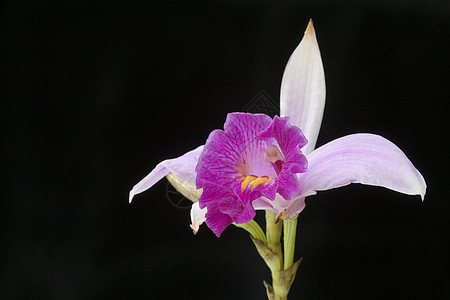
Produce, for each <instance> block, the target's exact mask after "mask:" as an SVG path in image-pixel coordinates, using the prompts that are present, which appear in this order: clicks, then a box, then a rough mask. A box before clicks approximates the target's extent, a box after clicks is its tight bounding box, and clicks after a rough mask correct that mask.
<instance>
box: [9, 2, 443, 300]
mask: <svg viewBox="0 0 450 300" xmlns="http://www.w3.org/2000/svg"><path fill="white" fill-rule="evenodd" d="M299 2H301V4H296V3H291V2H290V3H288V4H275V3H269V2H251V1H243V2H239V1H234V2H190V3H187V2H145V1H142V2H97V1H91V2H70V1H68V2H8V3H6V4H5V3H4V4H3V5H2V17H1V41H2V42H1V49H2V60H1V61H2V64H1V74H2V81H1V82H2V90H3V93H2V94H3V96H2V100H1V113H2V118H1V121H2V124H1V132H2V160H1V161H2V171H3V179H2V187H1V188H2V194H3V196H2V199H1V207H0V209H1V210H0V222H1V228H2V231H1V233H2V242H1V246H0V249H1V261H0V280H1V281H0V293H1V295H2V296H5V297H8V298H22V297H27V298H29V297H32V298H46V299H79V298H86V297H94V298H148V299H264V297H265V292H264V288H263V285H262V280H264V279H265V280H270V274H269V272H268V269H267V268H266V267H265V265H264V262H263V261H262V259H261V258H260V257H259V256H258V255H257V253H256V250H255V249H254V247H253V245H252V243H251V241H250V240H249V238H248V235H247V234H246V233H245V232H244V231H242V230H240V229H238V228H235V227H230V228H228V229H227V230H226V231H225V232H224V233H223V235H222V237H221V238H216V237H215V236H214V235H213V234H212V232H211V231H210V230H209V229H208V228H207V227H206V226H204V227H202V228H201V230H200V232H199V233H198V235H197V236H193V235H192V233H191V231H190V228H189V226H188V225H189V222H190V220H189V210H182V209H179V208H175V207H173V206H172V205H171V204H170V203H169V202H168V201H167V198H166V187H167V181H166V180H165V179H164V180H162V181H161V182H159V183H158V184H156V185H155V186H154V187H153V188H152V189H151V190H149V191H147V192H145V193H143V194H141V195H138V196H137V197H136V198H135V201H134V202H133V203H132V204H131V205H130V204H128V192H129V190H130V189H131V187H132V186H133V185H134V184H135V183H137V182H138V181H139V180H140V179H141V178H143V177H144V176H145V175H146V174H147V173H148V172H149V171H151V170H152V168H153V167H154V166H155V165H156V164H157V163H158V162H160V161H162V160H164V159H166V158H172V157H177V156H179V155H181V154H183V153H185V152H186V151H188V150H191V149H193V148H195V147H197V146H198V145H201V144H203V143H204V141H205V140H206V138H207V136H208V134H209V132H210V131H212V130H213V129H216V128H222V126H223V122H224V120H225V117H226V114H227V113H228V112H233V111H241V110H242V109H243V107H245V106H246V105H247V104H248V103H249V102H250V101H251V99H252V98H253V97H254V96H255V95H257V93H258V92H259V91H261V90H265V91H266V92H267V94H269V95H270V96H271V97H272V98H273V99H275V101H278V100H277V99H278V97H279V86H280V82H281V76H282V73H283V70H284V67H285V64H286V62H287V60H288V58H289V56H290V54H291V52H292V51H293V50H294V48H295V47H296V45H297V44H298V42H299V41H300V40H301V38H302V36H303V31H304V29H305V27H306V25H307V22H308V20H309V18H313V20H314V23H315V28H316V32H317V37H318V40H319V45H320V48H321V53H322V59H323V63H324V66H325V75H326V80H327V104H326V108H325V114H324V120H323V123H322V129H321V133H320V137H319V140H318V145H322V144H324V143H326V142H328V141H330V140H332V139H334V138H337V137H340V136H343V135H346V134H350V133H355V132H372V133H377V134H381V135H383V136H385V137H386V138H388V139H390V140H392V141H394V142H395V143H396V144H397V145H398V146H399V147H400V148H401V149H403V150H404V152H405V153H406V154H407V155H408V157H409V158H410V159H411V160H412V161H413V162H414V164H415V165H416V167H417V168H418V169H419V170H420V171H421V172H422V174H423V175H424V177H425V179H426V181H427V184H428V190H427V195H426V199H425V201H424V202H423V203H422V202H421V201H420V197H419V196H407V195H403V194H399V193H396V192H392V191H389V190H386V189H382V188H375V187H367V186H361V185H351V186H347V187H344V188H340V189H336V190H332V191H327V192H321V193H319V194H318V195H316V196H314V197H310V198H308V199H307V207H306V209H305V210H304V211H303V212H302V213H301V215H300V218H299V228H298V238H297V248H296V257H297V258H299V257H300V256H304V262H303V263H302V265H301V267H300V269H299V272H298V274H297V278H296V281H295V282H294V285H293V288H292V290H291V293H290V299H297V298H302V299H335V298H336V297H343V298H347V299H367V298H376V297H377V298H387V297H396V298H399V299H400V298H401V299H406V298H407V299H443V298H446V297H447V298H449V297H450V280H449V270H448V266H449V265H448V258H447V256H448V250H449V249H448V247H446V242H448V239H449V238H448V237H449V222H448V219H449V205H448V195H446V193H444V192H445V191H446V190H447V187H448V184H447V181H446V179H447V178H448V176H447V170H448V163H447V162H448V150H449V149H448V147H447V140H448V127H447V122H448V119H447V118H448V108H447V107H446V105H447V102H448V96H449V84H448V79H449V63H448V62H449V59H448V55H449V51H448V50H449V47H448V44H449V43H448V41H449V36H450V21H449V16H450V11H449V7H448V6H447V5H446V4H445V1H439V0H436V1H432V0H430V1H420V2H419V1H365V2H364V1H362V2H358V1H341V2H339V1H306V2H305V1H299ZM260 217H261V215H259V216H258V218H260Z"/></svg>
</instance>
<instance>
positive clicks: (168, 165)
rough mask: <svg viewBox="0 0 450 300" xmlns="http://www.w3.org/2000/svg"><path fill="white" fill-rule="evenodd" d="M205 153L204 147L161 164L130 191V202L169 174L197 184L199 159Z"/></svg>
mask: <svg viewBox="0 0 450 300" xmlns="http://www.w3.org/2000/svg"><path fill="white" fill-rule="evenodd" d="M202 151H203V146H199V147H198V148H196V149H194V150H192V151H189V152H187V153H185V154H184V155H182V156H180V157H177V158H173V159H167V160H165V161H162V162H160V163H159V164H158V165H156V167H155V168H154V169H153V170H152V171H151V172H150V173H149V174H148V175H147V176H145V178H144V179H142V180H141V181H139V182H138V183H137V184H136V185H135V186H134V187H133V188H132V189H131V191H130V196H129V201H130V202H131V201H132V200H133V197H134V196H135V195H137V194H139V193H142V192H143V191H146V190H147V189H149V188H150V187H152V186H153V185H154V184H155V183H157V182H158V181H160V180H161V179H162V178H163V177H164V176H166V175H167V174H169V172H170V173H173V174H174V175H175V176H177V177H178V178H179V179H180V180H183V181H186V182H195V177H196V176H195V167H196V165H197V161H198V158H199V156H200V154H201V153H202Z"/></svg>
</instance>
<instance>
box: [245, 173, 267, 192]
mask: <svg viewBox="0 0 450 300" xmlns="http://www.w3.org/2000/svg"><path fill="white" fill-rule="evenodd" d="M271 180H272V176H270V177H267V176H261V177H256V176H253V175H249V176H247V177H245V179H244V181H242V183H241V189H242V191H244V190H245V188H246V187H247V186H248V185H251V186H252V191H253V190H254V189H255V188H256V187H257V186H258V185H261V184H264V183H267V182H270V181H271Z"/></svg>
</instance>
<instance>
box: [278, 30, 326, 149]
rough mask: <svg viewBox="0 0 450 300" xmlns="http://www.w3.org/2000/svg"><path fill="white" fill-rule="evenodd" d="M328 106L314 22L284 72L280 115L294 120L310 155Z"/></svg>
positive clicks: (293, 123) (292, 122) (293, 122)
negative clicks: (306, 142) (301, 132)
mask: <svg viewBox="0 0 450 300" xmlns="http://www.w3.org/2000/svg"><path fill="white" fill-rule="evenodd" d="M324 106H325V75H324V71H323V65H322V59H321V57H320V50H319V45H318V43H317V39H316V33H315V31H314V26H313V24H312V21H310V22H309V24H308V27H307V28H306V31H305V35H304V37H303V39H302V41H301V42H300V44H299V45H298V46H297V48H296V49H295V50H294V52H293V53H292V55H291V57H290V58H289V61H288V63H287V65H286V68H285V70H284V74H283V79H282V81H281V91H280V115H281V116H282V117H285V116H288V117H290V118H291V124H292V125H295V126H297V127H298V128H300V129H301V130H302V131H303V133H304V134H305V136H306V138H307V139H308V141H309V143H308V145H306V146H305V147H304V148H303V153H304V154H305V155H308V154H309V153H310V152H312V150H314V147H315V145H316V141H317V137H318V135H319V130H320V124H321V122H322V116H323V109H324Z"/></svg>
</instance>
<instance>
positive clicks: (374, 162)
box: [298, 133, 426, 200]
mask: <svg viewBox="0 0 450 300" xmlns="http://www.w3.org/2000/svg"><path fill="white" fill-rule="evenodd" d="M307 158H308V163H309V169H308V172H306V173H302V174H299V175H298V177H299V180H300V185H301V191H302V195H303V196H308V195H313V194H315V192H316V191H322V190H329V189H333V188H337V187H341V186H345V185H347V184H350V183H362V184H367V185H374V186H381V187H385V188H388V189H391V190H394V191H397V192H401V193H404V194H408V195H420V196H421V197H422V200H423V199H424V196H425V192H426V183H425V180H424V178H423V176H422V174H420V172H419V171H418V170H417V169H416V168H415V167H414V165H413V164H412V163H411V161H410V160H409V159H408V157H406V155H405V154H404V153H403V152H402V151H401V150H400V149H399V148H398V147H397V146H396V145H394V144H393V143H392V142H390V141H389V140H387V139H385V138H383V137H381V136H379V135H374V134H364V133H359V134H352V135H347V136H344V137H341V138H339V139H336V140H333V141H331V142H329V143H327V144H325V145H323V146H322V147H320V148H318V149H316V150H314V151H313V152H312V153H311V154H310V155H308V156H307Z"/></svg>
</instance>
